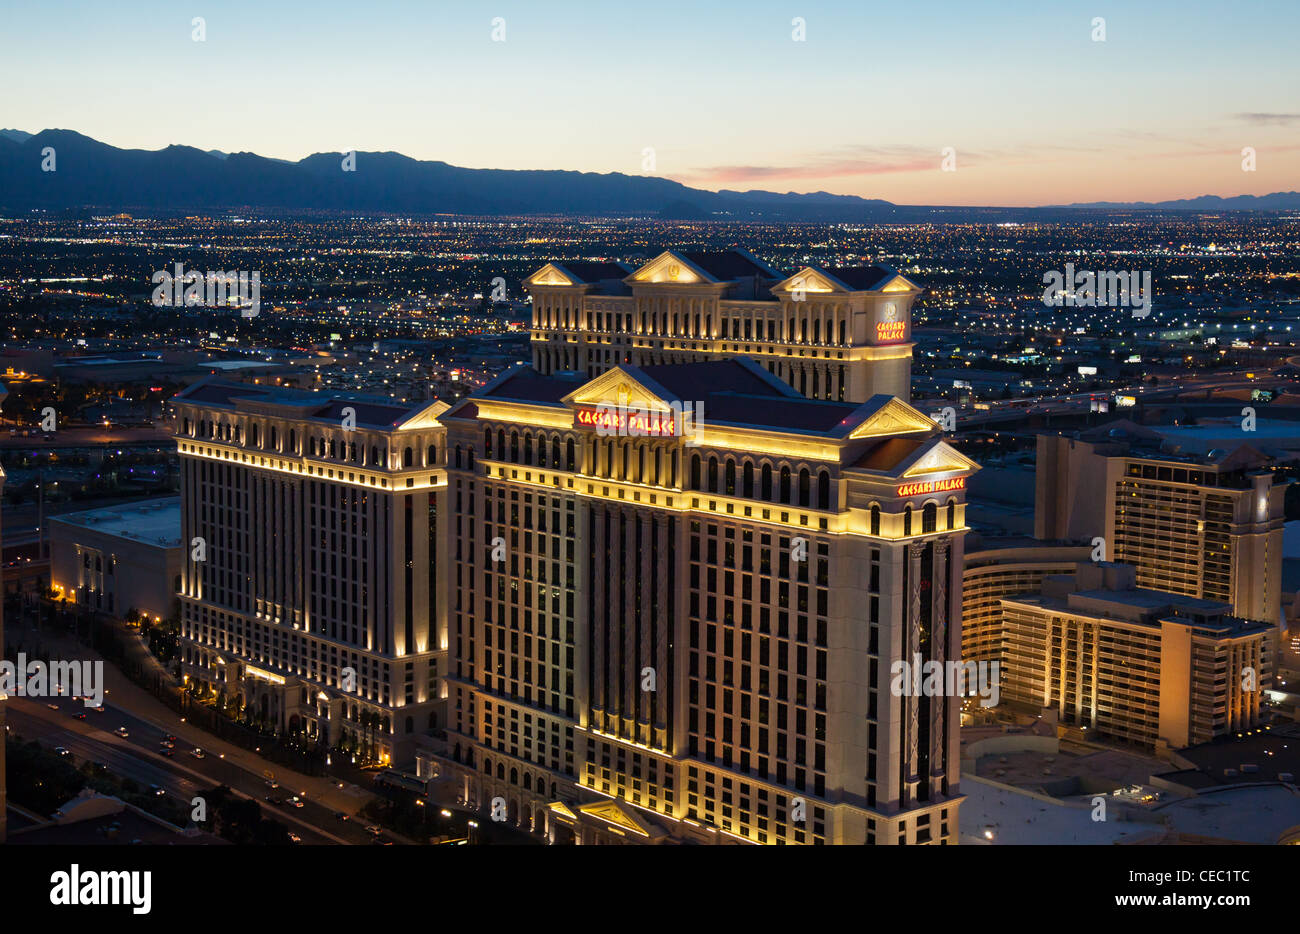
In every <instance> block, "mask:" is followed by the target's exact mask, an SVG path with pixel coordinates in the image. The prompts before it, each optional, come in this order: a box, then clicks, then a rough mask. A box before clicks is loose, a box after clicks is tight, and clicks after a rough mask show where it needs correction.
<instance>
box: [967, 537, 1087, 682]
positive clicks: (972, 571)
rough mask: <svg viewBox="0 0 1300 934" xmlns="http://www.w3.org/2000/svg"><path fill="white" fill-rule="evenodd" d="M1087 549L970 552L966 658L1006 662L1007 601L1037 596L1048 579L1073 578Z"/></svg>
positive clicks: (1021, 546) (1025, 546)
mask: <svg viewBox="0 0 1300 934" xmlns="http://www.w3.org/2000/svg"><path fill="white" fill-rule="evenodd" d="M1090 553H1091V548H1090V547H1089V546H1087V545H1067V544H1044V543H1037V544H1030V543H1017V544H1013V545H1010V546H1007V547H997V546H993V547H988V546H981V547H980V548H979V550H977V551H968V552H966V560H965V568H964V569H963V572H962V589H961V607H962V609H961V657H962V659H963V660H965V661H974V662H981V661H983V662H1001V661H1003V651H1004V645H1003V633H1002V598H1003V597H1014V596H1019V595H1020V594H1029V593H1038V591H1039V588H1040V587H1041V586H1042V583H1043V578H1045V577H1048V576H1051V575H1056V574H1072V573H1074V569H1075V566H1076V565H1077V564H1078V563H1079V562H1080V561H1087V560H1088V558H1089V555H1090Z"/></svg>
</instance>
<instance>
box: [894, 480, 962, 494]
mask: <svg viewBox="0 0 1300 934" xmlns="http://www.w3.org/2000/svg"><path fill="white" fill-rule="evenodd" d="M964 489H966V478H965V477H950V478H949V479H947V480H922V481H921V482H919V483H904V484H902V485H901V486H900V487H899V488H898V495H899V496H921V495H923V494H925V493H943V492H946V491H948V490H964Z"/></svg>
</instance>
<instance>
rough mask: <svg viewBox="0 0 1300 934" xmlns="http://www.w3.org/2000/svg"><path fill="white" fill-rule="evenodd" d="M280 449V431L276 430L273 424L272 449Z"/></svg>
mask: <svg viewBox="0 0 1300 934" xmlns="http://www.w3.org/2000/svg"><path fill="white" fill-rule="evenodd" d="M279 449H280V433H279V432H278V431H276V430H275V426H274V425H272V426H271V450H272V451H278V450H279Z"/></svg>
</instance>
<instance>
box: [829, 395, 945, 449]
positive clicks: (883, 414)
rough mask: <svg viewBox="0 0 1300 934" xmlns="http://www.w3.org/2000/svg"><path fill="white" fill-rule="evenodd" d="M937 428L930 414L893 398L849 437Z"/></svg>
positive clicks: (907, 432)
mask: <svg viewBox="0 0 1300 934" xmlns="http://www.w3.org/2000/svg"><path fill="white" fill-rule="evenodd" d="M935 428H936V425H935V423H934V419H932V418H930V416H928V415H926V414H925V413H924V412H921V411H919V410H917V409H914V408H912V407H911V406H910V405H908V404H907V403H906V402H904V401H903V400H902V399H898V398H893V399H890V400H889V401H888V402H886V403H885V404H884V405H882V406H881V407H880V408H878V409H877V410H876V411H875V412H873V413H871V414H870V415H869V416H867V418H866V419H864V420H863V422H862V424H861V425H859V426H858V427H857V428H854V429H853V430H852V431H851V432H849V438H850V439H855V438H878V437H885V436H889V435H905V434H911V433H912V432H922V431H924V432H931V431H934V430H935Z"/></svg>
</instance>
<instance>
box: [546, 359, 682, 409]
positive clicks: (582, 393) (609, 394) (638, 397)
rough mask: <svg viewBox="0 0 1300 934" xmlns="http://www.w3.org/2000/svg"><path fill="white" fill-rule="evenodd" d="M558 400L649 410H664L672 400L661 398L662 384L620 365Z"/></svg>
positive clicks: (579, 403)
mask: <svg viewBox="0 0 1300 934" xmlns="http://www.w3.org/2000/svg"><path fill="white" fill-rule="evenodd" d="M562 401H563V402H565V403H566V404H568V405H610V406H618V407H620V408H630V409H645V410H648V411H651V412H667V411H669V410H670V409H671V402H672V400H670V399H667V398H665V393H664V391H663V388H662V387H660V386H657V385H654V384H652V383H650V382H649V381H647V380H644V379H639V378H637V376H635V375H633V374H632V373H630V372H628V371H627V370H625V369H624V368H623V367H621V366H616V367H614V368H613V369H611V370H606V371H605V372H604V373H602V374H600V375H599V376H597V377H596V378H595V379H593V380H591V381H589V382H587V383H584V384H583V385H582V386H581V387H579V388H578V389H575V390H574V391H573V392H571V393H569V394H568V395H567V396H565V397H564V399H563V400H562Z"/></svg>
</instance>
